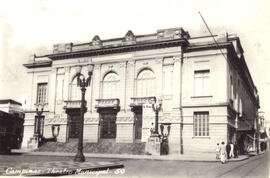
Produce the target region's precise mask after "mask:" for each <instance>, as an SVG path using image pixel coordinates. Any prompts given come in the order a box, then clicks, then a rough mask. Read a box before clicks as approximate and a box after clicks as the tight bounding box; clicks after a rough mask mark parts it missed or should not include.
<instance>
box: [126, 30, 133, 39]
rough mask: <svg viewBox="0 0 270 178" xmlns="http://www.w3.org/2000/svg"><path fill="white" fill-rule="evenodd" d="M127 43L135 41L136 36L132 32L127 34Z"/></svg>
mask: <svg viewBox="0 0 270 178" xmlns="http://www.w3.org/2000/svg"><path fill="white" fill-rule="evenodd" d="M125 41H135V36H134V34H133V32H132V31H131V30H129V31H128V32H127V33H126V35H125Z"/></svg>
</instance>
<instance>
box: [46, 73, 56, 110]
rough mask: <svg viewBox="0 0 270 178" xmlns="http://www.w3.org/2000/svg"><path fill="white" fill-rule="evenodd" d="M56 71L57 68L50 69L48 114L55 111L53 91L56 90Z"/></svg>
mask: <svg viewBox="0 0 270 178" xmlns="http://www.w3.org/2000/svg"><path fill="white" fill-rule="evenodd" d="M56 71H57V68H52V71H51V74H50V80H49V84H48V86H49V91H48V94H49V96H48V109H49V111H50V112H54V111H55V89H56V85H55V84H56Z"/></svg>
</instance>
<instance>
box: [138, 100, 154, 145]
mask: <svg viewBox="0 0 270 178" xmlns="http://www.w3.org/2000/svg"><path fill="white" fill-rule="evenodd" d="M154 127H155V113H154V111H153V108H152V104H143V108H142V139H141V141H142V142H147V141H148V138H149V137H150V134H151V131H150V129H151V128H154Z"/></svg>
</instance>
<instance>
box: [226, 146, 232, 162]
mask: <svg viewBox="0 0 270 178" xmlns="http://www.w3.org/2000/svg"><path fill="white" fill-rule="evenodd" d="M230 151H231V146H230V144H229V143H228V144H227V145H226V154H227V159H230Z"/></svg>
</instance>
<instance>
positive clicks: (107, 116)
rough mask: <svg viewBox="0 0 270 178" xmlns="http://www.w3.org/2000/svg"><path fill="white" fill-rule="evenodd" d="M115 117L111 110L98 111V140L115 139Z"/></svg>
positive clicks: (115, 113)
mask: <svg viewBox="0 0 270 178" xmlns="http://www.w3.org/2000/svg"><path fill="white" fill-rule="evenodd" d="M116 115H117V112H116V111H115V110H113V109H107V110H102V111H100V138H101V139H115V138H116Z"/></svg>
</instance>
